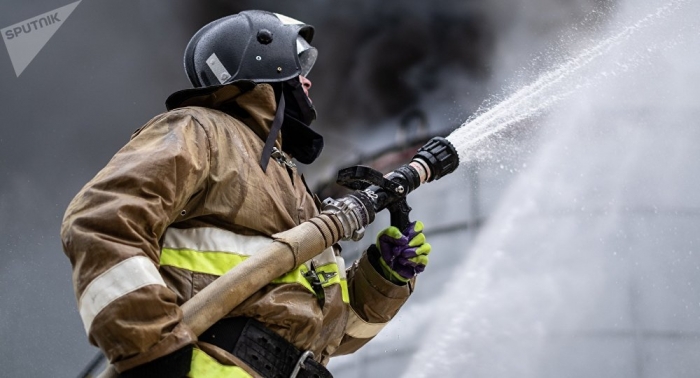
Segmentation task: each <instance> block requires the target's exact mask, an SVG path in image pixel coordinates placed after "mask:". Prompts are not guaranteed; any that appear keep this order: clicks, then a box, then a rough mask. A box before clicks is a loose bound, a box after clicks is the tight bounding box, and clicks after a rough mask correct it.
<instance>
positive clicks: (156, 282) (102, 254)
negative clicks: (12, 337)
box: [61, 110, 210, 372]
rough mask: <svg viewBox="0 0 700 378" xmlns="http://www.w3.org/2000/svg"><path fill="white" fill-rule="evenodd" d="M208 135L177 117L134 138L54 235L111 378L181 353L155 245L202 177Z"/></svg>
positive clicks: (162, 119)
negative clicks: (113, 371)
mask: <svg viewBox="0 0 700 378" xmlns="http://www.w3.org/2000/svg"><path fill="white" fill-rule="evenodd" d="M209 145H210V144H209V139H208V136H207V133H206V130H205V129H204V128H203V127H202V126H201V125H200V124H199V123H198V122H197V121H196V120H195V119H194V118H193V117H192V116H191V115H189V114H187V111H185V110H176V111H172V112H168V113H165V114H162V115H160V116H158V117H156V118H154V119H153V120H151V121H150V122H149V123H148V124H146V126H144V127H143V128H142V129H141V130H139V131H137V132H136V133H135V134H134V136H132V139H131V140H130V141H129V143H128V144H127V145H126V146H124V147H123V148H122V149H121V150H120V151H119V152H117V154H116V155H115V156H114V157H113V158H112V160H111V161H110V162H109V163H108V164H107V166H106V167H105V168H104V169H102V171H100V172H99V173H98V174H97V176H95V178H93V179H92V180H91V181H90V182H89V183H88V184H87V185H85V187H84V188H83V189H82V190H81V191H80V192H79V193H78V195H77V196H76V197H75V198H74V199H73V201H72V202H71V203H70V205H69V206H68V209H67V210H66V214H65V217H64V220H63V225H62V228H61V238H62V241H63V249H64V251H65V253H66V255H67V256H68V258H69V259H70V261H71V264H72V266H73V286H74V289H75V292H76V296H77V300H78V308H79V312H80V316H81V318H82V320H83V324H84V327H85V331H86V332H87V334H88V337H89V340H90V342H91V343H92V344H93V345H96V346H98V347H99V348H100V349H102V351H103V352H104V353H105V355H106V356H107V358H108V359H109V360H110V361H111V362H112V364H114V367H115V368H116V370H117V371H118V372H123V371H125V370H128V369H132V368H134V367H136V366H140V365H143V364H144V363H147V362H150V361H153V360H156V359H158V358H160V357H162V356H166V355H168V354H171V353H172V352H175V351H177V350H181V349H182V348H183V347H185V346H187V345H189V344H192V343H193V342H194V341H195V340H196V336H195V335H194V334H193V333H192V331H190V330H189V329H188V328H187V327H186V326H184V325H183V324H181V323H180V321H181V319H182V312H181V310H180V308H179V307H178V305H177V303H176V296H175V294H174V293H173V292H172V291H171V290H170V289H168V288H167V287H166V286H165V283H164V281H163V279H162V277H161V276H160V273H159V271H158V266H159V265H158V262H159V255H160V246H159V240H160V238H161V237H162V235H163V233H164V232H165V229H166V228H167V227H168V225H169V224H171V223H172V222H174V221H176V220H177V218H178V216H180V212H181V211H182V209H183V208H184V206H185V205H186V203H187V202H188V199H189V198H190V197H192V196H193V195H194V194H195V193H197V192H199V191H202V190H205V187H206V178H207V176H208V169H209Z"/></svg>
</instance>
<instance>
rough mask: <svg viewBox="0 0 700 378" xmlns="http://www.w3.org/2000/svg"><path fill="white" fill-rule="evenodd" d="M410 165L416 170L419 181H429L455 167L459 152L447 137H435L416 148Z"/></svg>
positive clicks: (457, 164) (457, 162) (448, 172)
mask: <svg viewBox="0 0 700 378" xmlns="http://www.w3.org/2000/svg"><path fill="white" fill-rule="evenodd" d="M410 165H411V166H412V167H413V168H415V169H416V170H417V171H418V173H419V175H420V178H421V180H420V181H421V183H424V182H431V181H434V180H437V179H439V178H441V177H443V176H445V175H447V174H450V173H452V172H453V171H454V170H455V169H457V167H458V166H459V154H458V153H457V149H455V148H454V146H453V145H452V143H450V142H449V141H448V140H447V139H445V138H443V137H435V138H433V139H431V140H429V141H428V143H426V144H425V145H423V147H421V148H420V149H419V150H418V152H417V153H416V156H414V157H413V160H412V161H411V164H410Z"/></svg>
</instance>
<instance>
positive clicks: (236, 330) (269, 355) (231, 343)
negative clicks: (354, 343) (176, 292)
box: [199, 318, 333, 378]
mask: <svg viewBox="0 0 700 378" xmlns="http://www.w3.org/2000/svg"><path fill="white" fill-rule="evenodd" d="M199 340H200V341H204V342H205V343H209V344H213V345H216V346H217V347H219V348H221V349H224V350H225V351H227V352H229V353H231V354H233V355H234V356H236V357H238V358H239V359H240V360H241V361H243V362H244V363H245V364H246V365H248V366H250V367H251V368H252V369H253V370H255V371H256V372H258V373H259V374H260V375H262V376H263V377H266V378H267V377H269V378H288V377H291V378H333V376H332V375H331V373H330V372H329V371H328V369H326V367H325V366H323V365H321V364H320V363H318V362H316V361H315V360H313V356H314V355H313V353H311V352H310V351H305V352H302V351H300V350H299V349H297V348H296V347H295V346H294V345H292V344H291V343H290V342H288V341H287V340H285V339H284V338H283V337H282V336H280V335H278V334H277V333H275V332H273V331H271V330H269V329H267V327H265V326H264V325H262V324H261V323H260V322H258V321H257V320H255V319H251V318H226V319H221V320H219V321H218V322H216V323H215V324H214V325H213V326H211V327H210V328H209V329H208V330H206V331H204V333H202V334H201V335H200V336H199Z"/></svg>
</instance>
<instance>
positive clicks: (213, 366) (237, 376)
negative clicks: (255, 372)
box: [187, 348, 253, 378]
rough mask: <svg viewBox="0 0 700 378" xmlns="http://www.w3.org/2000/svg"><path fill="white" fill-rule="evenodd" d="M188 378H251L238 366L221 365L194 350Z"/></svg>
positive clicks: (199, 351)
mask: <svg viewBox="0 0 700 378" xmlns="http://www.w3.org/2000/svg"><path fill="white" fill-rule="evenodd" d="M187 377H189V378H253V376H252V375H250V374H248V373H247V372H246V371H245V370H243V369H241V368H240V367H238V366H228V365H222V364H220V363H219V361H217V360H215V359H214V358H213V357H211V356H209V355H208V354H206V353H204V352H202V351H201V350H199V349H197V348H194V350H193V351H192V365H191V366H190V372H189V373H188V374H187Z"/></svg>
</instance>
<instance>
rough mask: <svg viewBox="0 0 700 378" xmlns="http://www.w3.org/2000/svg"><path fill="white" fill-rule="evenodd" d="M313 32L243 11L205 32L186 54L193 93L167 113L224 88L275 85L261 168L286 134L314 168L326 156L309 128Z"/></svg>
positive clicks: (175, 98) (176, 99)
mask: <svg viewBox="0 0 700 378" xmlns="http://www.w3.org/2000/svg"><path fill="white" fill-rule="evenodd" d="M313 35H314V28H313V26H311V25H307V24H304V23H303V22H301V21H297V20H295V19H293V18H290V17H287V16H283V15H281V14H277V13H272V12H266V11H261V10H249V11H243V12H240V13H238V14H234V15H231V16H228V17H224V18H221V19H218V20H216V21H213V22H211V23H209V24H207V25H206V26H204V27H203V28H201V29H200V30H199V31H198V32H197V33H196V34H195V35H194V36H193V37H192V39H191V40H190V42H189V43H188V44H187V48H186V49H185V72H186V73H187V77H188V78H189V79H190V82H191V83H192V85H193V86H194V88H193V89H187V90H183V91H179V92H176V93H174V94H172V95H171V96H170V97H169V98H168V100H167V101H166V106H167V107H168V109H173V108H176V107H179V106H182V105H183V103H185V102H186V101H187V100H188V99H190V98H193V97H198V96H207V95H209V94H212V93H214V92H215V91H216V90H218V88H221V87H223V86H225V85H236V86H238V87H239V88H241V89H242V90H246V88H250V87H251V86H254V85H255V84H257V83H270V84H272V85H273V87H274V88H275V92H276V93H277V94H278V98H277V102H278V108H277V114H276V115H275V120H274V122H273V124H272V126H271V130H270V135H269V136H268V138H267V141H266V143H265V148H264V149H263V153H262V157H261V160H260V165H261V166H262V168H263V170H264V169H265V168H266V167H267V162H268V160H269V157H270V154H271V149H272V146H273V145H274V140H275V139H276V138H277V135H278V133H279V132H280V129H281V132H282V139H283V144H282V149H283V150H284V151H285V152H288V153H291V154H292V156H294V157H295V158H296V159H297V160H298V161H300V162H302V163H305V164H309V163H311V162H313V161H314V160H315V159H316V157H318V155H319V154H320V153H321V149H322V148H323V138H322V137H321V136H320V135H319V134H318V133H316V132H315V131H313V130H311V129H310V128H309V127H308V126H309V124H310V123H311V122H312V121H313V120H314V119H316V110H315V109H314V107H313V105H312V104H311V101H310V100H309V98H308V97H307V96H306V95H305V94H304V92H303V87H302V85H301V83H300V82H299V75H303V76H306V75H307V74H308V73H309V71H311V68H312V67H313V65H314V63H315V62H316V57H317V55H318V53H317V51H316V49H315V48H313V47H312V46H311V45H310V43H311V40H312V38H313Z"/></svg>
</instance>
